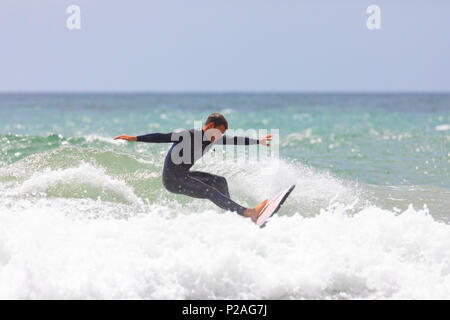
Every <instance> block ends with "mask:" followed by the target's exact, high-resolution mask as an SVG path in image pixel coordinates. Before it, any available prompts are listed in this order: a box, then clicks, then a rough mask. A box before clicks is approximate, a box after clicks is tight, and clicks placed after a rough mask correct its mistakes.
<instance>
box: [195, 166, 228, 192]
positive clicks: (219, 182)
mask: <svg viewBox="0 0 450 320" xmlns="http://www.w3.org/2000/svg"><path fill="white" fill-rule="evenodd" d="M188 174H189V175H190V176H191V177H194V178H196V179H198V180H200V181H202V182H204V183H206V184H207V185H210V186H212V187H214V188H216V189H217V190H219V191H220V192H221V193H223V194H224V195H226V196H227V197H228V198H230V192H229V191H228V183H227V179H225V178H224V177H221V176H217V175H215V174H211V173H207V172H202V171H189V173H188Z"/></svg>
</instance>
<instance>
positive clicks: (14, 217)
mask: <svg viewBox="0 0 450 320" xmlns="http://www.w3.org/2000/svg"><path fill="white" fill-rule="evenodd" d="M27 201H28V200H21V202H22V204H21V205H20V207H21V208H22V209H21V210H20V211H16V210H14V208H10V207H5V206H3V205H2V207H1V208H0V212H1V214H0V284H1V285H0V298H30V299H37V298H82V299H85V298H95V299H97V298H98V299H103V298H120V299H122V298H138V299H141V298H143V299H168V298H171V299H187V298H191V299H195V298H203V299H210V298H243V299H260V298H270V299H278V298H282V299H291V298H293V299H302V298H312V299H323V298H379V299H381V298H388V299H397V298H441V299H445V298H448V297H449V296H450V226H448V225H446V224H442V223H438V222H436V221H435V220H433V218H432V217H431V216H430V215H428V214H427V212H426V210H415V209H413V208H412V207H411V208H409V209H408V210H406V211H405V212H403V213H401V214H396V213H394V212H390V211H386V210H381V209H379V208H376V207H367V208H365V209H363V210H362V211H360V212H359V213H358V214H356V215H348V214H347V213H346V210H345V209H344V207H342V206H335V207H334V208H333V209H327V210H323V212H322V213H321V214H320V215H318V216H316V217H314V218H305V217H303V216H301V215H300V214H295V215H293V216H290V217H287V216H280V217H276V218H274V219H273V220H272V221H271V223H270V225H268V226H267V227H266V228H264V229H258V228H256V227H255V226H254V225H253V224H252V223H251V222H250V221H249V220H244V219H243V218H241V217H239V216H237V215H235V214H232V213H226V214H217V211H212V210H201V211H197V212H190V214H184V211H186V210H192V208H190V207H189V206H186V207H184V208H181V210H180V209H179V208H178V209H173V208H170V207H167V206H162V205H152V206H148V207H147V209H146V213H141V214H139V215H137V216H134V217H130V218H128V219H109V218H98V219H74V218H73V217H74V215H76V214H78V213H79V207H77V206H73V205H64V204H63V202H49V200H48V199H41V200H40V201H39V202H37V203H34V204H33V205H30V206H27V204H26V202H27ZM65 201H70V202H73V201H82V200H80V199H77V200H65ZM94 202H95V201H93V200H91V203H92V204H93V203H94ZM96 203H97V205H99V202H96ZM86 205H88V203H86ZM106 208H108V210H114V209H113V208H112V207H106ZM99 209H100V207H99ZM170 210H176V211H177V212H176V215H175V216H173V217H172V218H167V216H166V214H167V213H168V211H170ZM71 213H72V214H71Z"/></svg>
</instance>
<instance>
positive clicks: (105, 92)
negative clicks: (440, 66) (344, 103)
mask: <svg viewBox="0 0 450 320" xmlns="http://www.w3.org/2000/svg"><path fill="white" fill-rule="evenodd" d="M8 94H24V95H32V94H110V95H114V94H118V95H119V94H155V95H157V94H174V95H177V94H178V95H182V94H186V95H189V94H192V95H208V94H211V95H217V94H255V95H257V94H275V95H276V94H450V90H414V91H413V90H348V91H347V90H336V91H333V90H305V91H301V90H204V91H202V90H186V91H182V90H173V91H171V90H123V91H122V90H54V91H52V90H36V91H33V90H24V91H19V90H11V91H0V95H8Z"/></svg>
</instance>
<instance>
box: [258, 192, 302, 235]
mask: <svg viewBox="0 0 450 320" xmlns="http://www.w3.org/2000/svg"><path fill="white" fill-rule="evenodd" d="M294 188H295V184H294V185H292V186H290V187H289V188H287V189H286V190H283V191H281V192H280V193H278V194H277V195H275V196H274V197H273V198H272V199H270V200H269V201H267V204H266V206H265V207H264V208H263V209H262V211H261V214H260V215H259V217H258V220H256V224H257V225H258V226H259V227H260V228H263V227H265V225H266V222H267V220H268V219H269V218H270V217H272V216H273V215H274V214H275V213H277V212H278V210H280V208H281V206H282V205H283V203H284V201H285V200H286V199H287V197H289V195H290V194H291V192H292V190H294Z"/></svg>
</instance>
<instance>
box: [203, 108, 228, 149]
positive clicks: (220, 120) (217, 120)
mask: <svg viewBox="0 0 450 320" xmlns="http://www.w3.org/2000/svg"><path fill="white" fill-rule="evenodd" d="M227 129H228V121H227V119H225V117H224V116H223V115H222V114H220V113H217V112H215V113H213V114H211V115H210V116H209V117H208V119H206V121H205V125H204V126H203V132H205V135H206V136H207V138H208V140H211V141H212V142H214V140H216V139H219V138H220V137H221V136H222V135H223V134H224V133H225V131H226V130H227Z"/></svg>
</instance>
